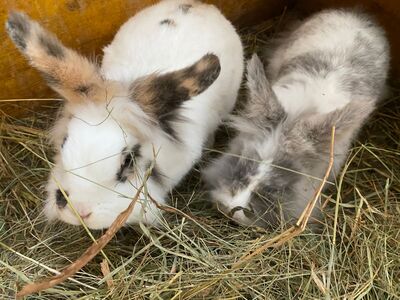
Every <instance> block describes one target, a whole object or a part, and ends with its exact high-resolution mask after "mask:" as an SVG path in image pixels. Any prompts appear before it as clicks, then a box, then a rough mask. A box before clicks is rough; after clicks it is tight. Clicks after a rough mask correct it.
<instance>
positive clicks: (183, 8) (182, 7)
mask: <svg viewBox="0 0 400 300" xmlns="http://www.w3.org/2000/svg"><path fill="white" fill-rule="evenodd" d="M192 7H193V5H191V4H181V5H179V9H180V10H181V11H182V12H183V13H184V14H187V13H188V12H189V10H190V9H191V8H192Z"/></svg>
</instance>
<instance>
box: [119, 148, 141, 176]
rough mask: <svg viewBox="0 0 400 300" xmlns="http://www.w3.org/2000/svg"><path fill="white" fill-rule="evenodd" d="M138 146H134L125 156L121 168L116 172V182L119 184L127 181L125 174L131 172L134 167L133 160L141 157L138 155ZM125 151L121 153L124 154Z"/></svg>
mask: <svg viewBox="0 0 400 300" xmlns="http://www.w3.org/2000/svg"><path fill="white" fill-rule="evenodd" d="M140 147H141V146H140V145H139V144H138V145H135V146H133V148H132V150H131V151H130V152H129V153H128V154H127V155H126V156H125V159H124V161H123V163H122V165H121V168H120V169H119V171H118V172H117V180H118V181H119V182H125V181H126V180H127V178H128V177H127V173H128V172H129V171H132V169H133V167H134V165H135V160H136V159H137V158H139V157H141V154H140ZM125 151H126V149H124V150H123V151H122V152H125Z"/></svg>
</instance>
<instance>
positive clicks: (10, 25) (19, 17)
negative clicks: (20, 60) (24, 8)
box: [6, 12, 30, 51]
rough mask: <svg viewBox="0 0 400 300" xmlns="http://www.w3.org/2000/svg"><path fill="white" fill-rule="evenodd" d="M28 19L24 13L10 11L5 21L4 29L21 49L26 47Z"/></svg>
mask: <svg viewBox="0 0 400 300" xmlns="http://www.w3.org/2000/svg"><path fill="white" fill-rule="evenodd" d="M29 28H30V24H29V20H28V19H27V17H26V16H25V15H24V14H21V13H15V12H14V13H11V14H10V17H9V19H8V21H7V23H6V29H7V32H8V35H9V36H10V38H11V39H12V40H13V41H14V43H15V45H16V46H17V47H18V48H20V49H21V50H22V51H24V50H25V49H26V38H27V36H28V34H29Z"/></svg>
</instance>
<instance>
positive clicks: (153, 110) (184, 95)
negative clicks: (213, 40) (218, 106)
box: [131, 54, 221, 134]
mask: <svg viewBox="0 0 400 300" xmlns="http://www.w3.org/2000/svg"><path fill="white" fill-rule="evenodd" d="M220 71H221V67H220V64H219V59H218V57H217V56H215V55H213V54H207V55H205V56H203V58H201V59H200V60H199V61H197V62H196V63H194V64H193V65H192V66H190V67H187V68H184V69H181V70H178V71H175V72H170V73H166V74H162V75H155V74H152V75H150V76H147V77H144V78H142V79H139V80H137V81H136V82H134V83H133V84H132V86H131V92H132V95H133V98H134V100H135V101H137V102H138V103H139V105H140V106H141V108H142V109H143V111H144V112H146V113H147V114H149V115H150V116H152V117H154V118H155V119H157V120H158V121H159V123H160V125H161V126H162V127H163V128H164V129H165V130H166V131H167V132H168V133H170V134H172V131H173V130H172V127H171V126H170V124H169V122H170V121H173V120H176V119H177V118H178V115H177V114H176V112H177V110H178V109H179V108H180V106H181V105H182V103H183V102H184V101H186V100H189V99H191V98H192V97H194V96H196V95H198V94H200V93H202V92H203V91H205V90H206V89H207V88H208V87H209V86H210V85H211V84H212V83H213V82H214V81H215V80H216V79H217V78H218V76H219V73H220Z"/></svg>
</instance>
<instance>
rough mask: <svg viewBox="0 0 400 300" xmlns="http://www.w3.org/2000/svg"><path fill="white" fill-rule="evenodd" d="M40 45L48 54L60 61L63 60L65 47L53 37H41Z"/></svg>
mask: <svg viewBox="0 0 400 300" xmlns="http://www.w3.org/2000/svg"><path fill="white" fill-rule="evenodd" d="M39 43H40V44H41V46H42V47H43V48H44V50H45V51H46V53H47V54H48V55H50V56H53V57H55V58H58V59H63V58H64V56H65V53H64V48H63V46H62V45H61V44H60V43H59V42H58V41H57V40H56V39H55V38H53V37H48V36H44V35H40V36H39Z"/></svg>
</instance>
